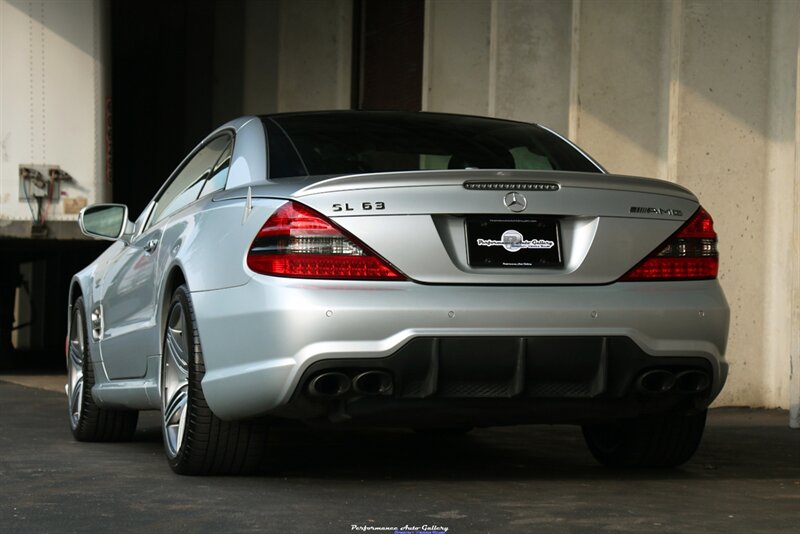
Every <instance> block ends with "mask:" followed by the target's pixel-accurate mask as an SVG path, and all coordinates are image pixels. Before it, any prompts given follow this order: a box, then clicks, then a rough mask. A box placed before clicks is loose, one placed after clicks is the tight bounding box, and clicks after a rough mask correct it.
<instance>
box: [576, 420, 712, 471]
mask: <svg viewBox="0 0 800 534" xmlns="http://www.w3.org/2000/svg"><path fill="white" fill-rule="evenodd" d="M705 424H706V411H705V410H703V411H702V412H699V413H696V414H690V415H682V414H667V415H661V416H649V417H639V418H637V419H630V420H625V421H618V422H615V423H607V424H599V425H584V427H583V436H584V438H585V439H586V444H587V445H588V446H589V450H590V451H591V452H592V455H593V456H594V457H595V459H596V460H597V461H598V462H600V463H601V464H603V465H606V466H608V467H623V468H624V467H675V466H678V465H680V464H682V463H684V462H686V461H687V460H689V458H691V457H692V455H693V454H694V453H695V451H696V450H697V447H698V446H699V445H700V439H701V438H702V437H703V430H704V429H705Z"/></svg>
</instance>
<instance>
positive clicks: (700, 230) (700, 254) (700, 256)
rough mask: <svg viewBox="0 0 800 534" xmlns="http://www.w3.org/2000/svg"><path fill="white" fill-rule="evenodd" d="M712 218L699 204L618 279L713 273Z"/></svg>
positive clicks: (714, 237) (698, 277)
mask: <svg viewBox="0 0 800 534" xmlns="http://www.w3.org/2000/svg"><path fill="white" fill-rule="evenodd" d="M718 268H719V255H718V254H717V233H716V232H715V231H714V221H713V220H712V219H711V215H709V214H708V212H707V211H706V210H704V209H703V208H699V209H698V210H697V211H696V212H695V214H694V215H693V216H692V217H691V218H690V219H689V221H688V222H687V223H686V224H684V225H683V226H682V227H681V228H680V229H679V230H678V231H677V232H675V234H673V235H672V237H670V238H669V239H668V240H667V241H666V242H665V243H664V244H662V245H661V246H660V247H658V248H657V249H656V250H654V251H653V253H652V254H650V255H649V256H648V257H646V258H645V259H644V260H642V261H641V262H640V263H639V264H638V265H637V266H636V267H634V268H633V269H631V270H630V271H628V273H627V274H625V276H623V277H622V278H621V279H620V280H622V281H642V280H702V279H709V278H716V277H717V270H718Z"/></svg>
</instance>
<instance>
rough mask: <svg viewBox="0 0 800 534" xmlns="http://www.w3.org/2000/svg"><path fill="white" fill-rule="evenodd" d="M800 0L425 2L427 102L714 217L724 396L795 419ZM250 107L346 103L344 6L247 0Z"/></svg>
mask: <svg viewBox="0 0 800 534" xmlns="http://www.w3.org/2000/svg"><path fill="white" fill-rule="evenodd" d="M799 21H800V2H797V1H796V0H766V1H765V0H737V1H730V2H720V1H717V0H650V1H641V0H428V1H427V3H426V20H425V43H424V56H425V59H424V61H425V63H424V75H423V87H422V99H423V108H424V109H427V110H432V111H447V112H463V113H474V114H482V115H493V116H499V117H507V118H513V119H521V120H530V121H536V122H541V123H543V124H545V125H547V126H550V127H552V128H554V129H556V130H558V131H560V132H562V133H565V134H567V135H569V137H570V138H572V139H573V140H575V141H576V142H577V143H578V144H580V145H581V146H582V147H584V148H585V149H586V150H587V151H588V152H589V153H590V154H592V155H593V156H595V157H596V158H597V159H598V160H599V161H600V162H602V163H603V164H604V165H605V166H606V167H607V168H608V169H609V170H610V171H611V172H615V173H620V174H633V175H644V176H652V177H657V178H662V179H665V180H671V181H675V182H678V183H681V184H684V185H686V186H687V187H689V188H691V189H692V190H693V191H694V192H695V193H696V194H697V195H698V196H699V197H700V199H701V202H702V204H703V205H704V206H705V207H706V208H707V209H708V210H709V211H710V212H711V213H712V215H713V216H714V218H715V221H716V227H717V231H718V233H719V237H720V244H719V248H720V256H721V270H720V281H721V283H722V285H723V287H724V288H725V291H726V294H727V295H728V298H729V301H730V305H731V312H732V319H731V332H730V339H729V347H728V354H727V357H728V360H729V362H730V364H731V370H730V379H729V383H728V386H727V388H726V389H725V391H724V393H723V394H722V396H721V397H720V399H719V400H718V402H717V404H718V405H750V406H770V407H775V406H779V407H789V406H790V405H791V406H792V407H793V409H794V411H793V413H794V417H795V421H796V423H797V424H800V113H798V90H797V86H798V82H797V80H798V62H799V61H800V55H799V54H798V49H800V32H798V25H799V24H800V23H799ZM244 27H245V32H244V37H243V39H244V42H245V52H246V53H245V56H244V60H243V65H242V66H236V65H228V66H226V68H228V69H234V70H235V69H239V68H240V69H241V70H242V71H243V76H244V78H243V79H244V80H245V82H246V83H244V84H243V89H242V90H243V91H245V95H244V98H243V100H242V102H243V104H242V107H243V108H244V109H243V112H244V113H256V112H258V113H263V112H270V111H284V110H287V111H288V110H301V109H323V108H346V107H349V104H350V76H351V73H350V70H351V65H350V62H351V58H352V54H351V35H352V2H351V1H350V0H335V1H319V0H300V1H289V0H268V1H255V0H249V1H248V2H247V3H246V14H245V20H244Z"/></svg>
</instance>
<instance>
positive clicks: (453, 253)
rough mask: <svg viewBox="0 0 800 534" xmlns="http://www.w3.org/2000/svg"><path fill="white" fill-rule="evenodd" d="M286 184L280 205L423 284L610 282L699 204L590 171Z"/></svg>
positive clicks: (644, 182) (674, 189) (661, 188)
mask: <svg viewBox="0 0 800 534" xmlns="http://www.w3.org/2000/svg"><path fill="white" fill-rule="evenodd" d="M292 182H293V181H292V180H281V183H282V185H283V187H282V188H283V189H284V191H285V193H286V198H287V199H288V198H291V199H293V200H296V201H298V202H301V203H303V204H305V205H307V206H309V207H311V208H313V209H315V210H316V211H318V212H320V213H322V214H323V215H325V216H327V217H329V218H330V219H331V220H333V221H334V222H335V223H336V224H338V225H339V226H341V227H342V228H344V229H345V230H347V231H348V232H350V233H351V234H352V235H354V236H355V237H357V238H358V239H359V240H361V241H362V242H363V243H364V244H366V245H367V246H368V247H370V248H371V249H372V250H374V251H375V252H376V253H378V254H379V255H380V256H382V257H383V258H384V259H386V260H387V261H388V262H390V263H391V264H392V265H394V266H395V267H396V268H397V269H399V270H400V271H402V272H403V273H404V274H405V275H406V276H408V277H409V278H411V279H413V280H415V281H418V282H423V283H430V284H548V285H549V284H606V283H611V282H614V281H615V280H617V279H618V278H620V277H621V276H622V275H623V274H625V273H626V272H627V271H628V270H630V269H631V268H632V267H634V266H635V265H636V264H637V263H638V262H639V261H640V260H642V259H643V258H644V257H645V256H647V255H648V254H649V253H650V252H652V251H653V250H654V249H655V248H656V247H658V246H659V245H660V244H661V243H663V242H664V241H665V240H666V239H667V238H668V237H669V236H670V235H671V234H673V233H674V232H675V231H676V230H677V229H678V228H679V227H680V226H681V225H682V224H683V223H684V222H685V221H686V220H687V219H688V218H689V217H691V215H692V214H693V213H694V212H695V210H696V209H697V208H698V206H699V205H698V202H697V199H696V198H695V197H694V195H692V194H691V193H690V192H689V191H687V190H686V189H684V188H682V187H680V186H678V185H675V184H672V183H669V182H664V181H661V180H653V179H646V178H635V177H626V176H616V175H609V174H594V173H570V172H555V171H512V170H509V171H487V170H444V171H420V172H403V173H381V174H366V175H352V176H340V177H333V178H325V179H319V180H318V181H316V182H315V181H314V180H313V179H308V178H306V179H300V180H297V182H296V183H294V184H293V183H292ZM293 186H294V187H295V188H296V189H295V190H294V191H291V189H292V187H293ZM298 186H299V188H297V187H298ZM275 192H276V190H275V188H273V187H272V186H263V187H256V188H253V191H252V194H253V196H254V197H258V196H268V197H274V196H275Z"/></svg>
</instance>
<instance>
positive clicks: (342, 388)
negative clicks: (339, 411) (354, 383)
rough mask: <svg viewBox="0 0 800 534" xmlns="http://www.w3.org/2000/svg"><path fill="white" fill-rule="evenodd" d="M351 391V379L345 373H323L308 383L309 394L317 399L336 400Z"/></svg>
mask: <svg viewBox="0 0 800 534" xmlns="http://www.w3.org/2000/svg"><path fill="white" fill-rule="evenodd" d="M348 391H350V377H349V376H347V375H346V374H344V373H338V372H329V373H321V374H319V375H317V376H315V377H314V378H312V379H311V382H309V383H308V392H309V393H310V394H311V395H314V396H315V397H327V398H336V397H341V396H342V395H344V394H345V393H347V392H348Z"/></svg>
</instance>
